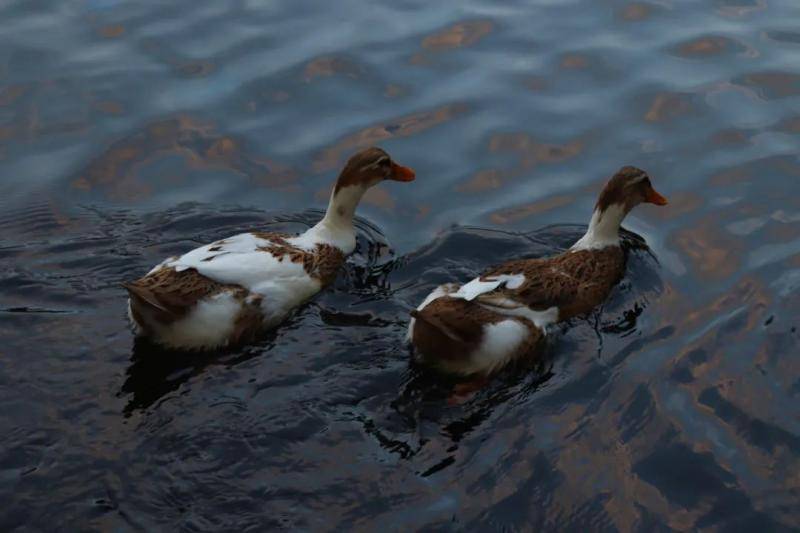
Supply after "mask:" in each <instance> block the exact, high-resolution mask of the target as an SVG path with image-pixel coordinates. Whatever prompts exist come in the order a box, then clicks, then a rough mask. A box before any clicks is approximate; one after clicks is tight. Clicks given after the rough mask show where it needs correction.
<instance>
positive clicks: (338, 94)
mask: <svg viewBox="0 0 800 533" xmlns="http://www.w3.org/2000/svg"><path fill="white" fill-rule="evenodd" d="M0 19H2V20H3V21H4V24H2V25H0V44H2V46H0V171H1V173H2V176H3V179H2V182H0V335H2V337H1V338H2V339H3V343H2V345H0V399H1V400H2V402H3V405H4V407H5V408H4V410H3V413H2V414H1V415H0V428H1V429H2V432H0V435H1V436H0V443H1V444H2V445H1V446H0V496H2V500H3V502H4V503H5V505H4V509H5V511H4V512H3V513H0V529H3V530H12V529H14V528H16V527H21V526H27V528H34V529H44V530H47V529H51V528H52V524H55V523H57V524H69V525H70V526H73V525H74V526H75V527H73V528H77V529H90V530H110V529H113V530H118V529H123V530H127V529H139V530H154V529H165V528H166V529H177V528H184V529H203V530H244V529H246V528H252V529H258V530H263V529H267V528H275V529H301V530H312V529H313V530H318V529H320V530H326V529H332V530H342V529H348V530H349V529H370V530H372V529H378V528H390V529H402V530H413V529H419V528H428V529H432V528H435V529H442V530H451V529H468V530H500V529H515V530H576V531H589V530H592V531H593V530H609V531H614V530H617V531H632V530H638V531H651V530H687V529H688V530H694V529H703V528H709V529H715V530H716V529H719V530H735V531H752V530H764V531H780V530H792V529H796V528H798V527H800V523H799V522H798V518H797V517H798V516H800V505H798V502H800V478H798V476H797V472H798V471H800V419H798V416H797V410H796V408H795V405H796V403H797V398H798V395H800V366H799V365H798V362H797V358H796V356H795V354H796V353H798V352H800V350H799V349H798V347H799V345H800V331H798V324H797V323H796V317H797V316H798V310H800V238H799V237H798V235H800V188H798V186H797V183H798V176H800V161H798V156H797V154H798V133H800V107H798V104H800V70H798V67H797V64H796V61H795V58H796V57H797V53H798V51H800V48H798V47H800V32H798V31H797V29H796V28H797V27H798V24H800V15H798V12H797V9H796V6H795V5H794V3H793V2H791V1H790V0H773V1H771V2H766V1H761V0H753V1H750V0H717V1H713V2H695V3H676V2H671V1H659V2H649V1H647V2H626V1H624V0H612V1H609V2H595V1H589V0H576V1H573V2H544V1H538V2H515V1H512V2H506V3H504V4H502V5H500V4H496V3H489V2H483V1H480V0H471V1H470V2H467V3H463V4H459V5H457V6H456V5H446V4H442V5H430V3H424V4H423V3H421V2H417V1H410V2H404V3H397V2H373V3H370V4H369V5H365V4H363V3H360V2H359V3H356V2H350V1H345V2H337V3H332V4H330V5H327V4H319V3H314V2H300V3H296V2H295V3H284V4H279V3H277V4H276V3H274V2H273V3H265V2H258V1H246V2H235V3H218V2H186V1H177V2H172V3H170V4H169V5H158V6H156V5H151V4H139V3H130V2H127V3H126V2H119V1H115V0H89V1H84V2H66V3H54V2H22V1H15V2H6V3H4V4H0ZM370 144H380V145H381V146H383V147H385V148H386V149H388V150H389V151H390V152H391V153H392V155H393V156H394V157H396V159H397V160H398V161H401V162H403V163H404V164H408V165H410V166H412V167H414V168H415V170H416V171H417V176H418V179H417V181H416V182H415V183H414V184H413V186H411V187H403V188H399V187H392V186H391V185H390V184H389V185H386V186H381V187H379V188H376V189H375V190H374V191H370V194H369V195H368V196H367V197H366V198H365V201H364V202H363V204H362V206H361V207H360V209H359V214H360V215H361V218H360V219H359V221H358V229H359V238H358V250H357V252H356V254H355V255H354V256H352V257H351V258H350V259H349V260H348V263H347V265H346V267H345V268H344V269H343V271H342V273H341V275H340V276H339V278H338V279H337V281H336V283H335V285H334V286H333V287H331V288H330V289H329V290H327V291H325V292H324V293H322V294H320V296H319V297H318V298H316V299H315V300H314V301H313V302H312V303H311V304H310V305H308V306H306V307H304V308H302V309H301V310H299V311H298V313H297V314H296V315H295V316H293V317H292V318H291V320H290V321H288V322H287V323H286V324H285V326H284V327H282V328H280V329H278V330H276V331H275V332H273V333H272V334H270V335H267V336H265V338H263V339H262V340H261V341H260V342H259V343H256V344H254V345H252V346H247V347H244V348H238V349H232V350H228V351H226V352H223V353H217V354H209V355H204V356H186V355H182V354H176V353H170V352H166V351H164V350H161V349H159V348H157V347H154V346H152V345H149V344H148V343H147V342H144V341H134V340H133V338H132V336H131V334H130V331H129V329H128V326H127V324H126V322H125V315H124V302H125V300H124V298H125V295H124V291H123V290H122V288H121V286H120V284H119V283H120V282H121V281H123V280H126V279H131V278H134V277H137V276H139V275H141V274H142V273H143V272H145V271H146V270H147V269H148V268H149V267H150V266H152V264H154V263H156V262H157V261H160V260H161V259H162V258H163V257H166V256H169V255H174V254H176V253H180V252H183V251H185V250H187V249H190V248H192V247H194V246H196V245H198V244H200V243H205V242H209V241H211V240H214V239H217V238H222V237H225V236H227V235H230V234H232V233H235V232H239V231H244V230H250V229H254V228H262V229H263V228H271V229H281V230H287V231H300V230H302V229H303V228H306V227H308V226H309V224H311V223H313V222H314V221H315V220H317V219H318V218H319V217H320V216H321V211H319V208H321V207H324V204H325V201H326V200H327V197H328V195H329V191H330V186H331V182H332V181H333V178H334V175H335V173H336V171H337V170H338V168H339V166H340V165H341V164H342V162H343V161H344V160H345V159H346V158H347V157H348V155H350V154H351V153H352V152H353V151H355V150H357V149H359V148H361V147H364V146H367V145H370ZM623 164H634V165H637V166H640V167H642V168H645V169H647V170H648V172H649V173H650V174H651V175H652V176H654V180H655V182H656V185H657V187H658V189H659V190H663V191H664V193H665V194H666V195H667V196H668V197H669V198H670V205H669V207H668V208H665V209H648V208H642V209H639V210H637V211H636V212H635V213H633V215H632V216H631V217H629V219H628V222H627V226H628V227H629V229H631V230H632V231H633V232H635V234H633V233H631V234H628V235H627V237H626V242H627V246H628V247H629V248H630V250H629V265H628V271H627V273H626V276H625V279H624V280H623V281H622V283H620V285H619V286H618V287H617V289H615V291H614V293H613V295H612V297H611V298H610V299H609V301H608V302H606V304H605V305H604V306H603V308H602V309H599V310H597V311H596V312H594V313H592V315H591V316H588V317H586V318H584V319H580V320H575V321H573V322H571V323H569V324H566V325H564V326H563V327H560V328H557V329H556V330H555V331H553V334H552V335H551V336H550V338H549V342H548V345H547V348H546V350H545V353H544V355H543V356H542V357H541V358H540V359H538V360H535V361H528V362H526V363H525V364H520V365H519V366H518V367H516V368H509V369H507V370H506V371H504V372H503V373H502V374H501V375H499V376H498V377H497V378H496V379H494V380H492V381H491V382H490V383H489V384H488V385H487V386H485V387H483V388H481V389H479V390H475V391H471V392H470V391H466V392H464V390H463V389H460V388H459V387H460V384H458V383H453V382H451V381H448V380H444V379H441V378H439V377H438V376H434V375H431V374H430V373H429V372H427V371H425V370H424V369H420V368H416V367H415V366H413V365H410V364H409V353H408V350H407V348H406V347H405V346H404V345H403V342H402V339H403V336H404V334H405V328H406V324H407V319H408V311H409V310H410V309H412V308H413V307H414V306H415V305H416V304H417V303H418V302H419V301H420V300H421V299H422V298H423V297H424V295H426V294H427V293H428V292H429V291H430V290H431V288H432V287H434V286H435V285H437V284H439V283H443V282H447V281H454V280H465V279H468V278H470V277H471V276H474V275H475V274H476V273H478V272H480V271H481V270H483V269H484V268H486V267H487V266H489V265H491V264H495V263H498V262H500V261H503V260H506V259H509V258H515V257H540V256H544V255H548V254H552V253H555V252H557V251H559V250H563V249H564V248H565V247H567V246H569V245H570V244H571V243H572V242H573V241H574V240H575V238H576V237H577V236H578V235H580V233H581V230H582V229H583V226H580V225H574V224H576V223H585V222H586V221H587V219H588V216H589V213H590V212H591V208H592V205H593V202H594V197H595V195H596V194H597V192H598V191H599V189H600V187H601V186H602V183H603V180H604V178H605V177H606V176H608V175H609V174H610V173H612V172H613V171H614V170H615V169H616V168H618V167H619V166H621V165H623ZM537 228H539V229H537ZM636 234H638V235H641V236H643V237H644V238H645V239H646V241H647V244H648V245H649V250H648V248H646V247H643V246H642V244H641V242H640V240H639V239H638V238H637V237H636Z"/></svg>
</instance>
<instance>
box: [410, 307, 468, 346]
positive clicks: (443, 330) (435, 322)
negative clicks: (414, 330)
mask: <svg viewBox="0 0 800 533" xmlns="http://www.w3.org/2000/svg"><path fill="white" fill-rule="evenodd" d="M411 316H412V317H414V318H415V319H417V320H419V321H420V322H423V323H424V324H426V325H427V327H429V328H433V329H435V330H436V331H437V332H438V333H439V334H440V335H443V336H445V337H447V338H448V339H450V340H452V341H455V342H466V339H464V338H463V337H462V336H461V335H459V334H458V333H457V332H455V331H454V330H453V328H451V327H450V326H448V325H447V324H446V323H445V321H443V320H441V319H439V318H437V317H435V316H432V315H431V314H430V313H425V309H423V310H422V311H420V310H417V309H412V310H411Z"/></svg>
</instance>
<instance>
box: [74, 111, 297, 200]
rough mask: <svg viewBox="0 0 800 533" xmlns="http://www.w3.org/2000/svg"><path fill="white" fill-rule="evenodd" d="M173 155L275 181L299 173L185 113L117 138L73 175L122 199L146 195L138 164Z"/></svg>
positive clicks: (80, 184)
mask: <svg viewBox="0 0 800 533" xmlns="http://www.w3.org/2000/svg"><path fill="white" fill-rule="evenodd" d="M169 155H177V156H181V157H182V158H183V160H184V164H186V165H187V166H189V167H191V168H200V169H211V168H222V169H226V170H232V171H234V172H237V173H239V174H242V175H244V176H247V177H249V178H250V179H252V180H253V181H255V182H256V183H260V184H263V185H266V186H270V187H277V186H285V185H286V184H288V183H289V182H290V181H291V180H293V179H294V173H293V172H292V171H291V170H290V169H289V168H287V167H285V166H283V165H280V164H278V163H275V162H273V161H270V160H268V159H264V158H259V157H255V156H252V155H250V154H248V153H247V152H246V150H245V149H244V147H243V146H242V145H241V143H240V142H239V141H237V140H235V139H233V138H230V137H219V136H217V135H216V134H215V133H214V128H213V126H211V125H210V124H206V123H201V122H198V121H196V120H195V119H193V118H190V117H187V116H181V117H178V118H175V119H168V120H162V121H159V122H155V123H153V124H150V125H148V126H147V127H146V128H145V129H143V130H142V131H140V132H139V133H136V134H133V135H131V136H129V137H127V138H124V139H122V140H119V141H117V142H115V143H114V144H112V145H111V146H110V147H109V148H108V149H107V150H106V151H105V153H103V154H101V155H100V156H98V157H97V158H95V159H94V160H93V161H91V162H90V163H89V165H88V166H87V167H86V168H85V169H84V170H83V171H81V172H80V173H79V174H78V176H76V177H75V178H74V179H73V180H72V187H74V188H76V189H79V190H83V191H89V190H92V189H101V190H102V191H103V192H104V193H105V194H106V195H107V196H108V197H109V198H113V199H117V200H134V199H139V198H143V197H146V196H149V195H151V194H152V193H153V190H152V186H151V185H150V184H148V183H145V182H142V181H141V180H140V178H139V175H138V171H139V169H140V168H141V166H142V165H145V164H147V163H149V162H152V161H154V160H155V158H158V157H163V156H169ZM173 177H175V176H173ZM177 179H180V176H178V177H177Z"/></svg>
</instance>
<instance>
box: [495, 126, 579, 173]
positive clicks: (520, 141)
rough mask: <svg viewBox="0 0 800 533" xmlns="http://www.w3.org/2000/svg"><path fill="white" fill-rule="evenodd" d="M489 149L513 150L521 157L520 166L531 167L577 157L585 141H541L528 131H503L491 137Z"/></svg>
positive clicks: (497, 150) (499, 150) (498, 150)
mask: <svg viewBox="0 0 800 533" xmlns="http://www.w3.org/2000/svg"><path fill="white" fill-rule="evenodd" d="M489 150H490V151H492V152H513V153H515V154H516V155H517V156H518V157H519V159H520V166H521V167H522V168H523V169H530V168H532V167H533V166H535V165H536V164H538V163H559V162H561V161H566V160H567V159H571V158H573V157H575V156H576V155H578V154H579V153H580V152H581V151H582V150H583V142H581V141H579V140H574V141H570V142H568V143H566V144H548V143H540V142H538V141H537V140H535V139H534V138H532V137H531V136H529V135H528V134H526V133H501V134H498V135H494V136H493V137H492V138H491V140H490V141H489Z"/></svg>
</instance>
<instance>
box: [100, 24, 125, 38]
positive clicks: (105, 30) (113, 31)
mask: <svg viewBox="0 0 800 533" xmlns="http://www.w3.org/2000/svg"><path fill="white" fill-rule="evenodd" d="M99 33H100V35H101V36H103V37H105V38H106V39H114V38H116V37H119V36H120V35H122V34H124V33H125V28H123V27H122V26H120V25H119V24H115V25H112V26H103V27H102V28H100V30H99Z"/></svg>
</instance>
